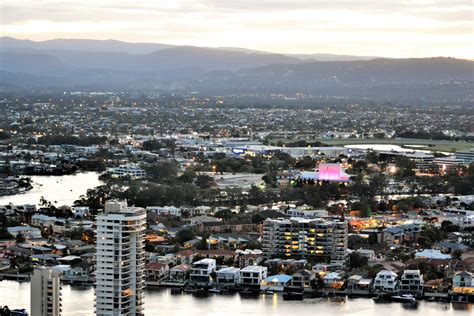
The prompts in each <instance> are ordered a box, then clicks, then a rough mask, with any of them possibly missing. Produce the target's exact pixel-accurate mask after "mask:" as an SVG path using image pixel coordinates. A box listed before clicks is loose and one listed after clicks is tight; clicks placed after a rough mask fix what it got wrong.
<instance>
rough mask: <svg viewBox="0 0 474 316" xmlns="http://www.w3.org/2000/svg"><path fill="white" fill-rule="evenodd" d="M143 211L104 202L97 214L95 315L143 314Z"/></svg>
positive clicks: (144, 218) (120, 203)
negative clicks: (101, 211) (102, 211)
mask: <svg viewBox="0 0 474 316" xmlns="http://www.w3.org/2000/svg"><path fill="white" fill-rule="evenodd" d="M145 225H146V212H145V210H144V209H142V208H137V207H128V206H127V202H125V201H108V202H106V203H105V206H104V213H103V214H101V215H97V233H96V237H97V244H96V256H97V261H96V264H97V270H96V289H95V309H96V315H101V316H106V315H107V316H109V315H114V316H115V315H130V316H132V315H143V314H144V312H143V303H144V300H143V289H144V285H145V283H144V264H145V262H144V249H143V237H144V230H145Z"/></svg>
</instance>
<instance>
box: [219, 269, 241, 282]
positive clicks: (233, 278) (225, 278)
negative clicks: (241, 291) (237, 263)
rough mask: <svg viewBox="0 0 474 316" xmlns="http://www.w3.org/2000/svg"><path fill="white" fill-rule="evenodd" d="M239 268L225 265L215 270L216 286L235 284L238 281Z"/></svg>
mask: <svg viewBox="0 0 474 316" xmlns="http://www.w3.org/2000/svg"><path fill="white" fill-rule="evenodd" d="M239 278H240V269H239V268H235V267H226V268H222V269H220V270H218V271H217V272H216V284H217V285H218V286H235V285H237V284H238V283H239Z"/></svg>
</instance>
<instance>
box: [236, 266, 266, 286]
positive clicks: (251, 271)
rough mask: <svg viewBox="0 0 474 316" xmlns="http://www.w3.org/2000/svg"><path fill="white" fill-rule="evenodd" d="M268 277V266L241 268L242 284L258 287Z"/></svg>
mask: <svg viewBox="0 0 474 316" xmlns="http://www.w3.org/2000/svg"><path fill="white" fill-rule="evenodd" d="M266 277H267V267H262V266H248V267H245V268H243V269H242V270H240V285H242V286H247V287H258V288H260V283H261V282H262V281H263V280H264V279H265V278H266Z"/></svg>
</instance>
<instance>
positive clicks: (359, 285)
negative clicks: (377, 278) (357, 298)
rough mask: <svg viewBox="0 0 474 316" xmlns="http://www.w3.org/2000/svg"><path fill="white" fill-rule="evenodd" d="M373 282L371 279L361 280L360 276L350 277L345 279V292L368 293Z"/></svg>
mask: <svg viewBox="0 0 474 316" xmlns="http://www.w3.org/2000/svg"><path fill="white" fill-rule="evenodd" d="M373 282H374V280H373V279H369V278H363V277H362V276H360V275H351V276H350V277H349V278H348V279H347V290H348V291H350V292H356V291H369V290H370V288H371V287H372V284H373Z"/></svg>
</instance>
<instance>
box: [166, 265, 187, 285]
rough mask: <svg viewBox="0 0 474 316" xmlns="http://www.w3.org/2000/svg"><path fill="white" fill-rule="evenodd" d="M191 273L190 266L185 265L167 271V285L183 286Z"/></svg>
mask: <svg viewBox="0 0 474 316" xmlns="http://www.w3.org/2000/svg"><path fill="white" fill-rule="evenodd" d="M190 272H191V266H190V265H187V264H184V263H183V264H180V265H177V266H174V267H172V268H171V269H169V272H168V278H167V280H166V281H167V283H168V284H177V285H184V283H186V280H187V279H188V276H189V273H190Z"/></svg>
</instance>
